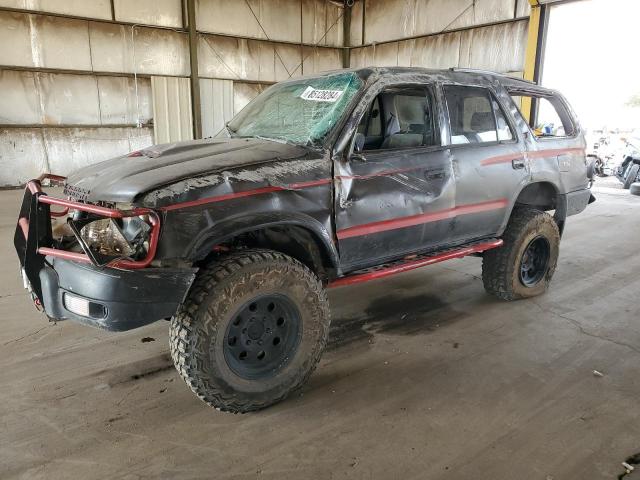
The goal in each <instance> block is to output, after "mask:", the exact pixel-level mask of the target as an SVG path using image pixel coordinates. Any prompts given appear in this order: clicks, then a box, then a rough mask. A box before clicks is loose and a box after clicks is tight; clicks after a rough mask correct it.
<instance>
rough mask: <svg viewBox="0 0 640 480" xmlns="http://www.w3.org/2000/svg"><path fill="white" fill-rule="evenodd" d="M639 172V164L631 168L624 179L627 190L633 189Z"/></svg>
mask: <svg viewBox="0 0 640 480" xmlns="http://www.w3.org/2000/svg"><path fill="white" fill-rule="evenodd" d="M638 172H640V165H638V164H637V163H634V164H632V165H631V166H630V167H629V173H627V176H626V177H625V179H624V188H625V189H627V190H628V189H629V187H631V184H632V183H635V182H636V181H637V179H638Z"/></svg>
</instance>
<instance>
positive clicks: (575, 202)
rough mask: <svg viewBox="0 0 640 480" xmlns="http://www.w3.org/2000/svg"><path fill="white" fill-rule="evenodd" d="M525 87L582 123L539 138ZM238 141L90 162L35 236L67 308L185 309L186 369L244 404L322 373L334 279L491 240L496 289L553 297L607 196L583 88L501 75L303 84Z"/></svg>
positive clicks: (105, 324)
mask: <svg viewBox="0 0 640 480" xmlns="http://www.w3.org/2000/svg"><path fill="white" fill-rule="evenodd" d="M522 97H530V98H531V99H532V101H533V102H534V104H536V103H538V102H542V101H545V102H547V104H548V105H547V108H549V109H552V110H553V111H554V112H555V114H556V115H557V118H558V120H557V121H558V122H560V123H561V124H562V128H557V129H554V130H552V131H545V132H541V133H540V137H539V138H538V137H537V136H536V134H535V133H534V131H532V129H531V128H530V127H529V125H528V124H527V122H526V121H525V119H524V117H523V116H522V115H521V114H520V112H519V110H518V109H517V108H516V103H514V98H515V99H521V98H522ZM556 124H557V123H556ZM226 135H227V136H228V137H229V138H216V139H208V140H202V141H193V142H185V143H181V144H171V145H161V146H157V147H152V148H149V149H146V150H143V151H140V152H134V153H132V154H130V155H128V156H127V157H123V158H120V159H116V160H111V161H108V162H104V163H100V164H97V165H94V166H91V167H87V168H84V169H82V170H80V171H78V172H76V173H75V174H73V175H72V176H70V177H69V178H67V179H66V181H65V192H66V194H67V195H68V197H69V199H66V200H63V199H56V198H53V197H51V196H48V195H46V194H45V193H43V192H42V189H41V183H40V182H39V181H37V180H34V181H32V182H30V183H29V184H28V188H27V191H26V192H25V197H24V201H23V205H22V209H21V212H20V216H19V220H18V226H17V228H16V234H15V245H16V249H17V251H18V254H19V257H20V260H21V263H22V266H23V274H24V277H25V281H26V283H27V284H28V286H29V287H30V288H31V289H32V292H33V294H34V298H35V300H36V302H38V303H41V304H42V305H43V306H44V309H45V311H46V313H47V315H49V316H50V317H51V318H54V319H58V320H61V319H73V320H77V321H80V322H83V323H87V324H90V325H94V326H98V327H102V328H106V329H110V330H128V329H131V328H135V327H138V326H142V325H145V324H148V323H150V322H153V321H156V320H159V319H162V318H165V317H172V320H171V328H170V342H171V354H172V357H173V360H174V363H175V365H176V368H177V369H178V371H179V372H180V374H181V375H182V377H183V378H184V380H185V381H186V383H187V384H188V385H189V386H190V387H191V389H192V390H193V391H194V392H195V393H196V394H197V395H198V397H199V398H201V399H202V400H203V401H205V402H206V403H208V404H210V405H212V406H214V407H216V408H219V409H221V410H226V411H233V412H246V411H250V410H256V409H260V408H263V407H266V406H268V405H270V404H273V403H275V402H277V401H279V400H281V399H282V398H284V397H285V396H286V395H288V394H289V393H290V392H291V391H292V390H294V389H296V388H298V387H299V386H301V385H302V384H303V383H304V382H305V381H306V379H307V378H308V377H309V375H310V374H311V373H312V371H313V370H314V368H315V366H316V365H317V362H318V360H319V358H320V355H321V353H322V350H323V348H324V345H325V343H326V340H327V335H328V329H329V321H330V320H329V318H330V316H329V306H328V302H327V297H326V293H325V288H326V287H329V288H331V287H339V286H346V285H350V284H354V283H358V282H363V281H367V280H372V279H379V278H383V277H386V276H388V275H392V274H394V273H398V272H402V271H407V270H411V269H414V268H418V267H421V266H425V265H430V264H433V263H436V262H440V261H444V260H448V259H452V258H460V257H463V256H466V255H472V254H475V255H482V258H483V263H482V278H483V283H484V286H485V289H486V290H487V291H488V292H489V293H491V294H493V295H495V296H496V297H498V298H501V299H504V300H515V299H519V298H527V297H532V296H535V295H539V294H541V293H543V292H544V291H545V290H546V289H547V288H548V286H549V283H550V281H551V278H552V276H553V273H554V271H555V267H556V262H557V258H558V253H559V242H560V237H561V234H562V231H563V229H564V226H565V221H566V218H567V217H568V216H570V215H574V214H577V213H580V212H581V211H583V210H584V209H585V208H586V206H587V204H588V203H589V202H590V201H593V197H592V196H591V193H590V190H589V183H590V178H589V176H590V173H589V172H590V170H589V169H588V168H587V166H588V165H587V160H586V158H585V141H584V137H583V135H582V132H581V129H580V126H579V124H578V122H577V121H576V119H575V116H574V114H573V113H572V111H571V109H570V107H569V106H568V104H567V103H566V101H565V100H564V98H563V97H562V96H561V95H560V94H558V93H557V92H554V91H551V90H547V89H544V88H541V87H538V86H536V85H534V84H531V83H529V82H525V81H522V80H517V79H511V78H508V77H504V76H500V75H496V74H490V73H487V72H474V71H461V70H452V71H446V72H443V71H430V70H422V69H410V68H393V69H385V68H375V69H360V70H347V71H339V72H330V73H327V74H325V75H322V76H317V77H308V78H302V79H299V80H295V81H288V82H283V83H280V84H276V85H274V86H273V87H271V88H269V89H268V90H266V91H265V92H263V93H262V94H261V95H260V96H259V97H257V98H256V99H255V100H254V101H252V102H251V103H250V104H249V105H248V106H247V107H246V108H245V109H244V110H243V111H242V112H241V113H240V114H238V115H237V116H236V118H234V120H233V121H231V122H230V123H229V125H228V128H227V129H226ZM58 180H60V179H58ZM52 205H55V206H57V208H60V207H62V208H64V209H65V210H63V211H58V210H56V211H52V210H51V208H50V207H51V206H52ZM551 210H553V211H554V215H553V216H551V215H550V214H548V213H546V212H547V211H551ZM68 212H71V213H68ZM52 215H53V216H54V217H57V218H64V219H65V220H66V223H63V224H62V225H56V223H59V222H52V220H51V216H52ZM52 223H53V225H52Z"/></svg>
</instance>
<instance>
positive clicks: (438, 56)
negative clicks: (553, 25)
mask: <svg viewBox="0 0 640 480" xmlns="http://www.w3.org/2000/svg"><path fill="white" fill-rule="evenodd" d="M529 10H530V8H529V2H528V0H475V1H473V0H385V1H384V2H381V1H379V0H364V1H361V2H358V3H357V4H356V6H355V7H354V10H353V14H352V19H351V45H352V46H354V47H357V48H354V49H352V50H351V66H352V67H361V66H365V65H376V66H413V67H428V68H450V67H463V68H478V69H487V70H494V71H498V72H502V73H511V74H514V75H518V74H519V73H520V72H521V71H522V69H523V67H524V49H525V45H526V36H527V25H528V21H527V16H528V15H529Z"/></svg>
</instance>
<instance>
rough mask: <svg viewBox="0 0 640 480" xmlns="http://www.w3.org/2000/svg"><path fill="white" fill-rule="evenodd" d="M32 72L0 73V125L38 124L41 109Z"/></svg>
mask: <svg viewBox="0 0 640 480" xmlns="http://www.w3.org/2000/svg"><path fill="white" fill-rule="evenodd" d="M35 77H36V74H35V73H33V72H16V71H11V70H2V71H0V92H2V95H0V124H23V125H30V124H38V123H40V121H41V120H42V109H41V105H40V99H39V97H38V89H37V87H36V78H35Z"/></svg>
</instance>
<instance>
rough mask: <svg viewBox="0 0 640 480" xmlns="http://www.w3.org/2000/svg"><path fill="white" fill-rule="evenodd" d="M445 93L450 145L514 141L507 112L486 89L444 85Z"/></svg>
mask: <svg viewBox="0 0 640 480" xmlns="http://www.w3.org/2000/svg"><path fill="white" fill-rule="evenodd" d="M444 92H445V98H446V100H447V108H448V109H449V121H450V125H451V143H452V144H454V145H460V144H465V143H487V142H497V141H507V140H513V138H514V135H513V131H512V130H511V127H510V126H509V122H508V121H507V117H506V115H505V114H504V112H503V111H502V108H501V107H500V105H499V104H498V102H497V101H496V100H495V99H494V98H493V96H492V95H491V93H490V92H489V91H488V90H487V89H485V88H478V87H461V86H446V87H445V88H444Z"/></svg>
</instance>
